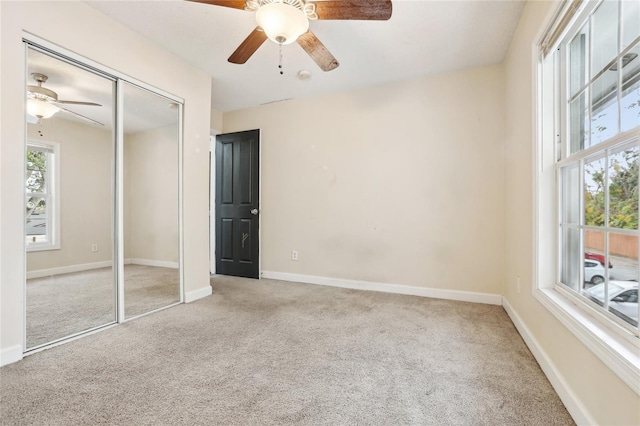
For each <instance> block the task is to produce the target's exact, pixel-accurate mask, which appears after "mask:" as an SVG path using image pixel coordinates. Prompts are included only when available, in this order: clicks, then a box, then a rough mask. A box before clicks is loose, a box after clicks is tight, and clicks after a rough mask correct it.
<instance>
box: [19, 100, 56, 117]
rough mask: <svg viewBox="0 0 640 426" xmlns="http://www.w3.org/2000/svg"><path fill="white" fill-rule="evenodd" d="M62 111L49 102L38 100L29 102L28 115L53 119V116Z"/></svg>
mask: <svg viewBox="0 0 640 426" xmlns="http://www.w3.org/2000/svg"><path fill="white" fill-rule="evenodd" d="M58 111H60V108H58V107H57V106H55V105H53V104H50V103H49V102H44V101H40V100H37V99H28V100H27V114H29V115H31V116H33V117H38V118H51V117H52V116H53V114H55V113H56V112H58Z"/></svg>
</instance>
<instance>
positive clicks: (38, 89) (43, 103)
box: [27, 72, 104, 126]
mask: <svg viewBox="0 0 640 426" xmlns="http://www.w3.org/2000/svg"><path fill="white" fill-rule="evenodd" d="M31 77H33V79H34V80H35V81H36V82H37V83H38V85H37V86H34V85H28V86H27V114H29V115H30V116H32V117H36V118H38V119H43V118H50V117H52V116H53V115H54V114H55V113H57V112H59V111H64V112H68V113H69V114H72V115H75V116H77V117H80V118H83V119H85V120H88V121H90V122H92V123H93V124H97V125H99V126H104V124H102V123H100V122H99V121H96V120H93V119H91V118H89V117H85V116H84V115H82V114H78V113H77V112H73V111H71V110H68V109H67V108H64V107H63V106H61V105H89V106H102V105H100V104H97V103H95V102H82V101H65V100H61V99H58V94H57V93H56V92H54V91H53V90H49V89H46V88H44V87H42V84H43V83H45V82H46V81H47V80H48V79H49V77H48V76H46V75H44V74H41V73H37V72H34V73H32V74H31Z"/></svg>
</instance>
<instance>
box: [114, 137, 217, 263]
mask: <svg viewBox="0 0 640 426" xmlns="http://www.w3.org/2000/svg"><path fill="white" fill-rule="evenodd" d="M178 162H179V157H178V129H177V127H176V126H169V127H162V128H159V129H153V130H148V131H145V132H139V133H134V134H130V135H125V138H124V167H125V170H124V173H125V176H124V193H125V197H124V203H125V206H124V208H125V228H124V230H125V241H126V245H125V248H124V252H125V253H124V257H125V258H133V259H144V260H151V261H161V262H171V263H177V262H178V261H179V234H178V165H179V164H178ZM207 229H208V228H207Z"/></svg>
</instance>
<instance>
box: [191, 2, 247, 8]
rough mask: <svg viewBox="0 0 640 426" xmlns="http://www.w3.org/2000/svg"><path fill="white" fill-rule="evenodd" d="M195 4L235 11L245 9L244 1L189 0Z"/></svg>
mask: <svg viewBox="0 0 640 426" xmlns="http://www.w3.org/2000/svg"><path fill="white" fill-rule="evenodd" d="M187 1H191V2H194V3H205V4H211V5H214V6H224V7H231V8H233V9H244V6H245V1H244V0H187Z"/></svg>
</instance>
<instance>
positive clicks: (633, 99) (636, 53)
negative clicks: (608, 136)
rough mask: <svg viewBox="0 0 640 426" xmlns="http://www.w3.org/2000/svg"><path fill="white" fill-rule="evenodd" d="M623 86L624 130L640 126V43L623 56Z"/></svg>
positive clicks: (622, 118) (621, 117)
mask: <svg viewBox="0 0 640 426" xmlns="http://www.w3.org/2000/svg"><path fill="white" fill-rule="evenodd" d="M625 58H626V59H625ZM622 88H623V91H622V105H620V126H621V130H622V131H623V132H624V131H627V130H631V129H633V128H634V127H637V126H640V45H636V46H634V48H633V49H631V51H629V52H628V53H627V54H625V55H624V57H623V63H622Z"/></svg>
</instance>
